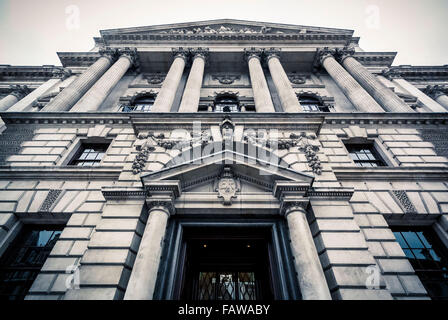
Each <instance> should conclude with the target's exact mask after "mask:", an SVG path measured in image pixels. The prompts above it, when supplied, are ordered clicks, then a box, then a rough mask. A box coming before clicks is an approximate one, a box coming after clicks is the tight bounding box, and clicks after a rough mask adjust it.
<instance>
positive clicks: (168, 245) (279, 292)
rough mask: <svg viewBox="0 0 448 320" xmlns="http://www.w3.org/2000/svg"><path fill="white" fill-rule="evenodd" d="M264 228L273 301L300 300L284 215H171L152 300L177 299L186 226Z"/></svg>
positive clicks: (179, 290) (183, 255)
mask: <svg viewBox="0 0 448 320" xmlns="http://www.w3.org/2000/svg"><path fill="white" fill-rule="evenodd" d="M189 227H190V228H192V227H194V228H211V227H229V228H264V229H268V230H269V231H270V235H271V239H267V240H269V241H268V243H269V246H270V248H269V252H270V253H272V256H271V257H269V259H270V261H271V266H270V267H271V270H272V272H271V274H272V277H273V280H274V281H273V290H274V292H273V295H274V299H276V300H300V299H301V294H300V288H299V286H298V282H297V277H296V272H295V268H294V263H293V259H292V254H291V250H290V246H289V236H288V230H287V226H286V223H285V220H284V218H283V217H280V216H274V217H272V218H249V219H248V218H236V217H234V218H231V217H229V216H227V217H225V218H205V217H198V218H186V217H182V216H180V215H179V216H172V217H171V218H170V220H169V223H168V227H167V232H166V235H165V243H164V246H163V251H162V259H161V261H160V265H159V272H158V276H157V282H156V287H155V291H154V297H153V299H154V300H178V299H179V295H180V292H181V288H180V284H181V283H182V282H183V279H182V276H183V275H182V274H183V272H179V271H180V270H184V268H183V267H184V266H183V262H184V261H185V252H184V250H183V248H185V246H184V245H183V241H184V232H185V229H186V228H189Z"/></svg>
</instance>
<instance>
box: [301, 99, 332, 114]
mask: <svg viewBox="0 0 448 320" xmlns="http://www.w3.org/2000/svg"><path fill="white" fill-rule="evenodd" d="M299 102H300V105H301V106H302V108H303V111H304V112H330V109H329V108H328V107H327V106H324V105H323V104H322V102H321V101H320V100H319V99H317V98H316V97H313V96H309V95H300V96H299Z"/></svg>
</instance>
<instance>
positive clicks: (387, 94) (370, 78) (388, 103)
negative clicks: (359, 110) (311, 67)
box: [342, 56, 414, 112]
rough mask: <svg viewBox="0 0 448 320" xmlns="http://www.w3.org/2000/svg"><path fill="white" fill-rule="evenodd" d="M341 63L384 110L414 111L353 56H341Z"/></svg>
mask: <svg viewBox="0 0 448 320" xmlns="http://www.w3.org/2000/svg"><path fill="white" fill-rule="evenodd" d="M342 65H343V66H344V68H345V69H346V70H347V71H348V72H349V73H350V74H351V75H352V76H353V78H355V79H356V80H357V81H358V82H359V83H360V84H361V86H362V87H363V88H364V89H366V90H367V92H368V93H369V94H370V95H371V96H372V97H373V98H374V99H375V101H376V102H378V103H379V104H380V105H381V106H382V107H383V109H384V110H386V111H389V112H414V110H412V108H411V107H409V106H408V105H407V104H406V103H405V102H404V101H402V100H401V99H400V98H399V97H398V96H397V95H396V94H395V93H393V92H392V90H390V89H389V88H387V87H386V86H385V85H384V84H383V83H382V82H381V81H379V80H378V79H377V78H376V77H375V76H374V75H373V74H371V73H370V72H369V70H367V69H366V68H365V67H364V66H363V65H362V64H361V63H359V62H358V60H356V59H355V58H353V57H351V56H345V57H343V59H342Z"/></svg>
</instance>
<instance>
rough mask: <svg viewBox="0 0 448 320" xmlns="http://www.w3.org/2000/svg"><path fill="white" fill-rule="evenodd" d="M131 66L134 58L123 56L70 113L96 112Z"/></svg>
mask: <svg viewBox="0 0 448 320" xmlns="http://www.w3.org/2000/svg"><path fill="white" fill-rule="evenodd" d="M131 65H132V58H131V57H130V56H129V55H127V54H123V55H121V56H120V58H119V59H118V60H117V61H116V62H115V63H114V64H113V65H112V67H110V68H109V70H107V71H106V73H104V74H103V76H102V77H101V78H100V79H99V80H98V81H97V82H96V83H95V84H94V85H93V86H92V87H91V88H90V89H89V90H88V91H87V92H86V94H85V95H84V96H83V97H82V98H81V100H79V101H78V102H77V103H76V104H75V105H74V106H73V108H71V109H70V111H74V112H84V111H96V110H97V109H98V107H99V106H100V105H101V103H103V101H104V100H105V99H106V98H107V96H108V95H109V94H110V92H111V91H112V89H113V88H114V87H115V85H116V84H117V83H118V81H120V79H121V78H122V77H123V75H124V74H125V73H126V71H128V69H129V67H130V66H131Z"/></svg>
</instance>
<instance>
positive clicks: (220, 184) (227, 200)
mask: <svg viewBox="0 0 448 320" xmlns="http://www.w3.org/2000/svg"><path fill="white" fill-rule="evenodd" d="M240 189H241V183H240V181H239V179H236V178H235V177H234V175H233V172H232V169H231V168H230V167H224V170H223V172H222V173H221V176H220V177H219V179H217V180H216V182H215V191H217V192H218V198H222V199H223V204H224V205H225V206H230V205H232V199H234V198H236V193H237V192H238V191H240Z"/></svg>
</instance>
